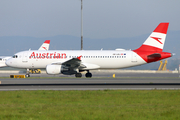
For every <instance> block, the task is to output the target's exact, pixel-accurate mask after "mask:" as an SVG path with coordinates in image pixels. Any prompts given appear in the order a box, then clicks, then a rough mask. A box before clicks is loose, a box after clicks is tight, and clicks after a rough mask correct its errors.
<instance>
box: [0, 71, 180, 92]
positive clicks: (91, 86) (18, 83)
mask: <svg viewBox="0 0 180 120" xmlns="http://www.w3.org/2000/svg"><path fill="white" fill-rule="evenodd" d="M31 76H32V77H31V78H25V79H12V78H0V81H1V84H0V90H1V91H8V90H154V89H161V90H167V89H172V90H176V89H180V77H179V74H172V73H164V74H162V73H156V74H154V73H145V74H144V73H138V74H136V73H135V74H129V73H123V74H122V73H121V74H120V73H119V74H118V75H116V76H118V77H116V78H112V77H107V74H104V73H103V74H98V75H97V76H95V75H94V76H93V78H85V77H83V78H74V76H66V77H65V76H60V75H58V76H47V75H46V74H44V75H43V74H39V75H31ZM104 76H105V77H104ZM109 76H110V75H109ZM120 76H121V77H120Z"/></svg>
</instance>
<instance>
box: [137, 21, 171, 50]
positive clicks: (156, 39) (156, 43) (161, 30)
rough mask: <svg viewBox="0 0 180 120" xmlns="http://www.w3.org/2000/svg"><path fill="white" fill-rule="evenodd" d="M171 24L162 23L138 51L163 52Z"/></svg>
mask: <svg viewBox="0 0 180 120" xmlns="http://www.w3.org/2000/svg"><path fill="white" fill-rule="evenodd" d="M168 26H169V23H160V24H159V25H158V26H157V27H156V29H155V30H154V31H153V32H152V33H151V35H150V36H149V37H148V38H147V39H146V41H145V42H144V43H143V44H142V46H141V47H140V48H138V49H136V51H157V52H162V50H163V47H164V43H165V39H166V34H167V30H168Z"/></svg>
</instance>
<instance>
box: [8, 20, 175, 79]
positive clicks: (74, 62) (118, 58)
mask: <svg viewBox="0 0 180 120" xmlns="http://www.w3.org/2000/svg"><path fill="white" fill-rule="evenodd" d="M168 26H169V23H160V24H159V25H158V26H157V27H156V29H155V30H154V31H153V32H152V33H151V34H150V36H149V37H148V38H147V39H146V40H145V42H144V43H143V44H142V45H141V46H140V47H139V48H137V49H135V50H122V49H117V50H47V51H40V50H39V51H37V50H30V51H22V52H18V53H16V54H15V55H14V56H13V57H12V58H10V59H8V60H7V61H6V64H7V65H8V66H10V67H15V68H26V69H27V70H28V69H35V68H45V69H46V73H47V74H50V75H56V74H65V75H73V74H75V77H82V74H81V72H83V71H87V73H86V74H85V76H86V77H88V78H91V77H92V73H90V70H94V69H120V68H127V67H132V66H138V65H142V64H146V63H151V62H156V61H159V60H162V59H165V58H169V57H171V56H172V54H171V53H169V52H163V47H164V43H165V38H166V34H167V30H168ZM26 75H27V77H29V74H28V73H27V74H26Z"/></svg>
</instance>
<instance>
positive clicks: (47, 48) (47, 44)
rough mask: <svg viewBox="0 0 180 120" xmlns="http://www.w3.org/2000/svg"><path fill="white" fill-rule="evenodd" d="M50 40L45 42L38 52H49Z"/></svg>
mask: <svg viewBox="0 0 180 120" xmlns="http://www.w3.org/2000/svg"><path fill="white" fill-rule="evenodd" d="M49 44H50V40H46V41H45V42H44V43H43V44H42V45H41V47H40V48H39V49H38V50H49Z"/></svg>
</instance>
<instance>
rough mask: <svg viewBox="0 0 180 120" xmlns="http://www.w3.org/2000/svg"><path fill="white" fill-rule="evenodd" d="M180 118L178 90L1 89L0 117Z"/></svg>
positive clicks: (61, 119) (15, 119) (12, 119)
mask: <svg viewBox="0 0 180 120" xmlns="http://www.w3.org/2000/svg"><path fill="white" fill-rule="evenodd" d="M19 119H20V120H21V119H22V120H39V119H40V120H52V119H55V120H57V119H58V120H64V119H66V120H69V119H73V120H119V119H123V120H129V119H134V120H146V119H147V120H150V119H151V120H174V119H180V90H103V91H100V90H99V91H0V120H19Z"/></svg>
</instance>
